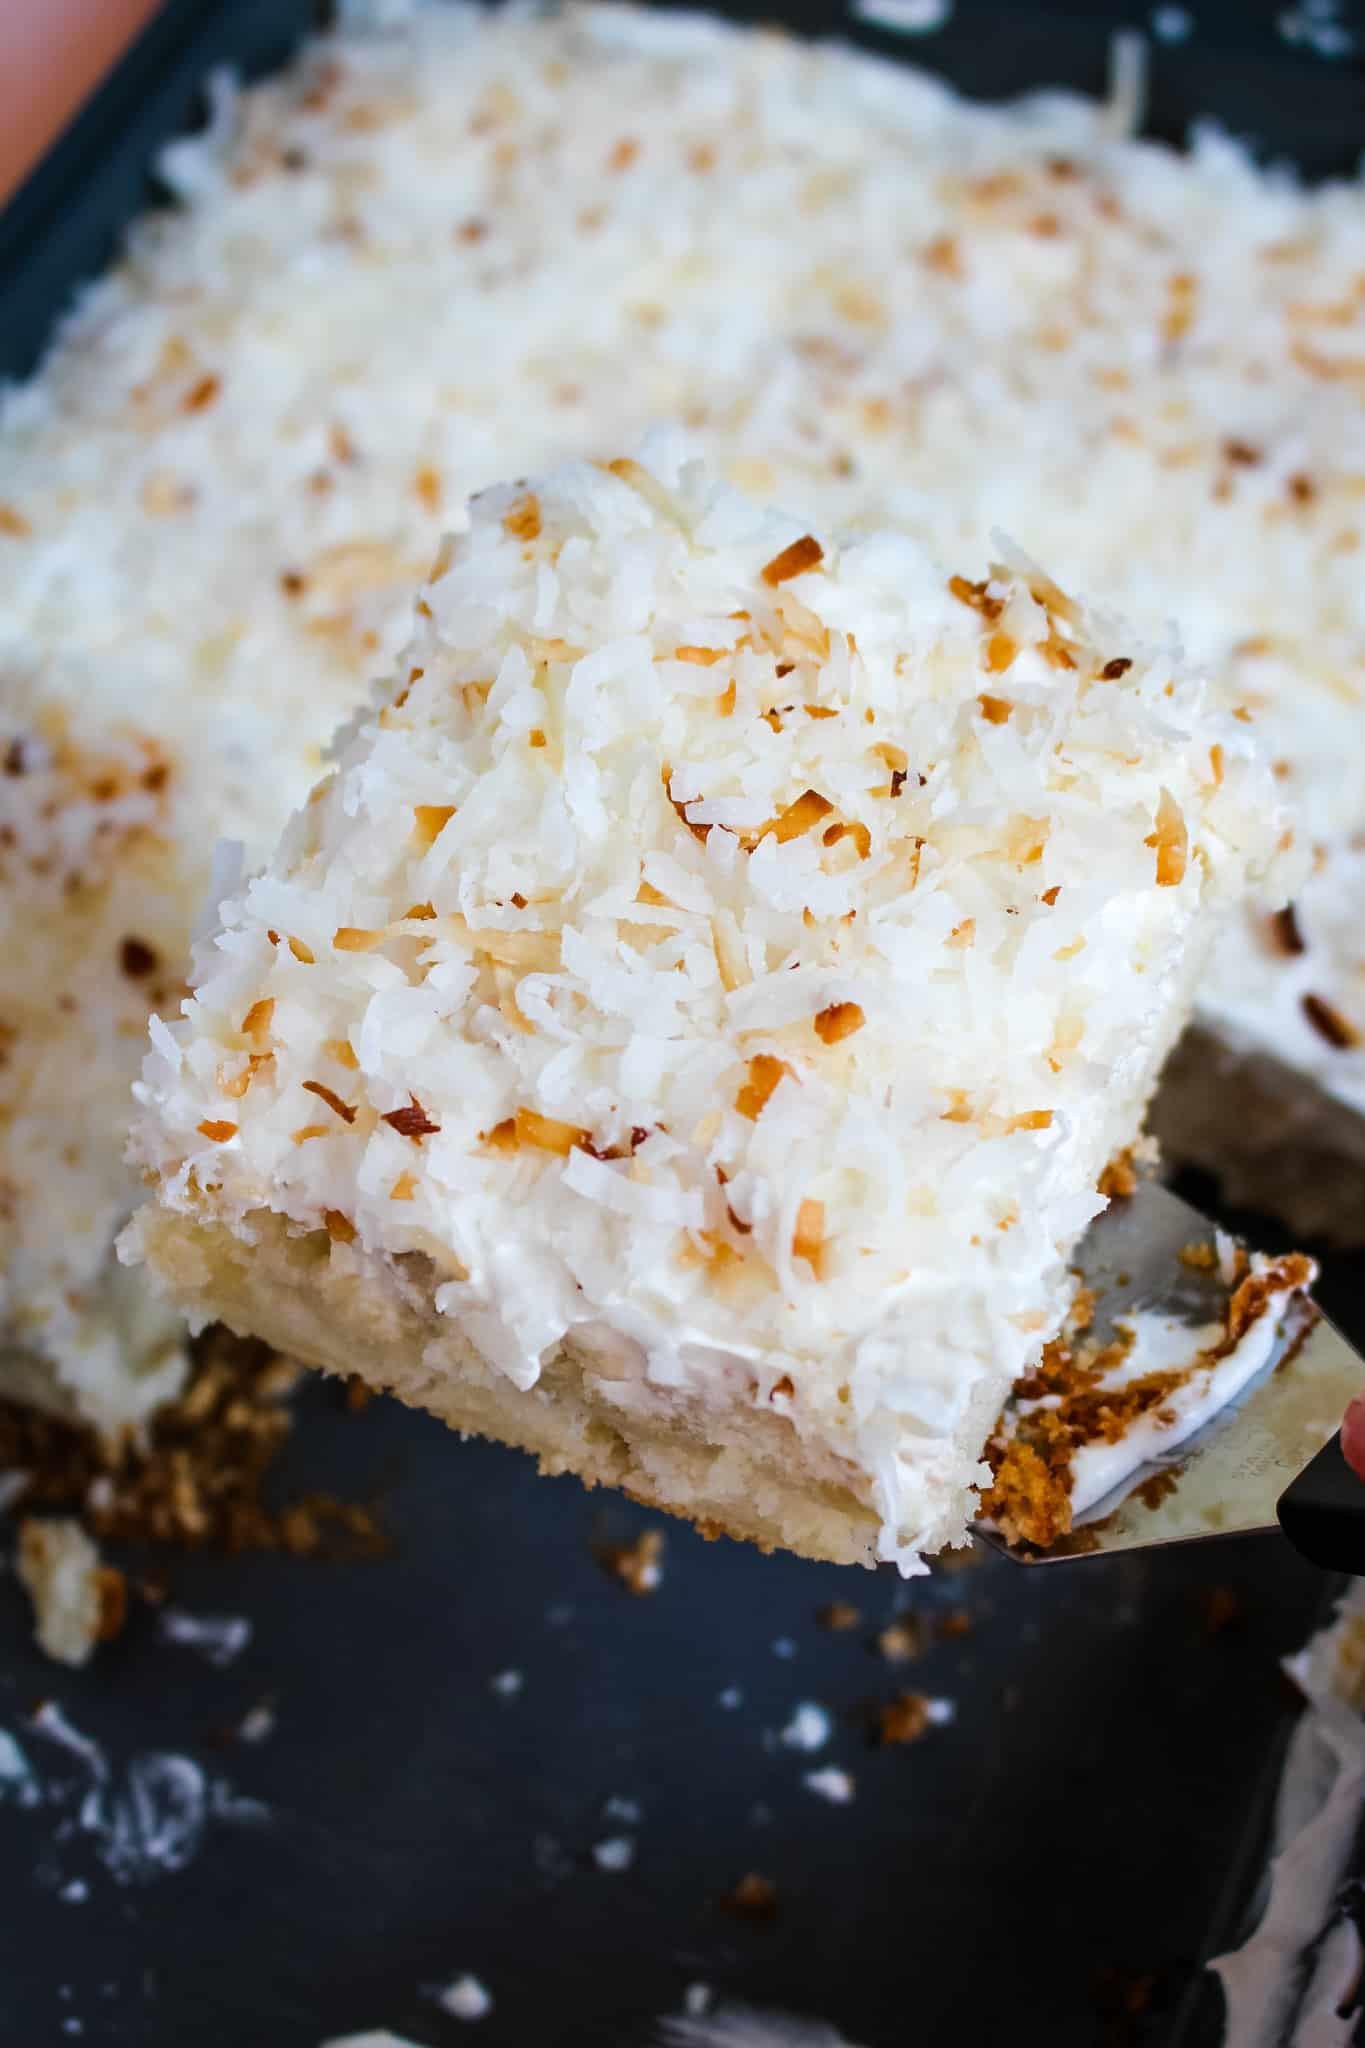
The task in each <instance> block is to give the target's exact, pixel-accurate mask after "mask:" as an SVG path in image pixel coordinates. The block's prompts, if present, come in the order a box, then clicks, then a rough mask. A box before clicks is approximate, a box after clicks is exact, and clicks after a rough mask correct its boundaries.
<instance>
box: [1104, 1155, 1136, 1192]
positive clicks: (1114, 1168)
mask: <svg viewBox="0 0 1365 2048" xmlns="http://www.w3.org/2000/svg"><path fill="white" fill-rule="evenodd" d="M1137 1188H1138V1172H1137V1168H1136V1166H1135V1165H1134V1164H1133V1151H1132V1147H1131V1146H1128V1147H1126V1148H1125V1149H1124V1150H1123V1151H1122V1152H1117V1153H1115V1155H1114V1157H1113V1158H1112V1159H1111V1160H1110V1162H1109V1164H1108V1165H1107V1166H1106V1167H1105V1169H1104V1172H1103V1173H1102V1174H1101V1175H1100V1177H1099V1181H1098V1184H1097V1188H1096V1192H1097V1193H1098V1194H1101V1195H1104V1196H1105V1197H1106V1198H1107V1199H1108V1200H1109V1201H1111V1202H1113V1201H1125V1200H1126V1199H1127V1197H1128V1196H1129V1195H1135V1194H1136V1193H1137Z"/></svg>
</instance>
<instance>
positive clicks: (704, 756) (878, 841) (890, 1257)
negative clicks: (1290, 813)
mask: <svg viewBox="0 0 1365 2048" xmlns="http://www.w3.org/2000/svg"><path fill="white" fill-rule="evenodd" d="M416 612H417V617H416V630H415V634H414V638H413V640H412V642H411V644H410V645H409V647H408V649H407V650H406V652H405V654H404V656H403V659H402V662H401V664H400V666H399V668H398V670H397V672H396V674H395V676H394V677H393V678H392V679H391V681H390V683H389V684H388V685H387V687H386V688H385V689H384V690H383V691H382V692H381V694H380V696H379V699H378V702H377V706H376V708H375V709H373V710H372V711H371V713H369V714H368V715H366V716H365V717H363V718H361V719H359V720H357V721H356V722H354V723H353V724H352V725H351V726H350V727H349V728H348V729H347V730H345V731H344V732H343V733H342V735H341V736H340V739H339V741H338V750H337V755H336V762H335V767H334V769H333V771H332V772H331V773H330V774H329V775H328V776H327V777H326V778H325V779H324V780H323V781H321V782H320V783H319V784H318V785H317V787H316V788H315V789H314V791H313V793H312V796H311V798H310V800H309V802H308V804H307V805H306V806H305V807H304V808H303V809H302V810H301V811H300V812H299V814H298V815H297V816H296V818H295V819H294V820H293V822H292V824H291V825H290V827H289V829H288V831H287V833H286V834H285V837H284V839H283V842H282V844H281V846H280V848H279V850H278V852H277V854H276V856H275V858H274V860H273V861H272V862H271V863H270V864H269V866H268V867H267V868H266V869H265V870H264V872H263V873H262V874H260V875H258V876H257V877H256V878H255V879H254V880H252V881H250V882H249V883H248V884H247V885H246V887H245V889H244V890H242V891H241V892H240V893H238V894H236V895H234V896H233V897H232V898H231V899H230V901H229V902H228V903H227V905H226V906H225V908H224V912H223V928H222V930H221V931H220V932H218V933H217V935H216V936H214V937H213V939H212V940H211V941H210V942H207V943H206V944H205V945H204V946H202V947H201V948H200V949H199V951H198V953H197V955H196V962H195V972H194V984H195V992H194V995H193V997H192V999H191V1000H190V1002H189V1003H188V1004H187V1005H186V1008H185V1014H184V1017H183V1019H182V1021H181V1022H179V1023H178V1024H176V1025H174V1026H167V1025H166V1024H164V1023H162V1022H160V1021H159V1020H157V1021H156V1022H155V1023H154V1025H153V1037H154V1045H153V1050H152V1052H151V1054H150V1056H149V1058H148V1062H147V1066H146V1069H145V1074H144V1079H143V1082H142V1084H141V1087H140V1090H139V1093H140V1097H141V1100H142V1103H143V1105H144V1108H145V1115H144V1116H143V1117H142V1119H141V1120H140V1121H139V1124H138V1127H137V1132H136V1136H135V1149H136V1153H137V1156H138V1158H139V1159H140V1161H141V1162H142V1164H143V1166H144V1169H145V1170H146V1171H147V1172H148V1173H149V1174H150V1175H151V1176H152V1177H153V1179H154V1182H155V1203H154V1205H153V1206H152V1207H150V1208H149V1209H147V1210H145V1211H144V1212H143V1213H142V1214H141V1216H140V1217H139V1218H138V1219H137V1221H136V1222H135V1223H134V1225H133V1226H132V1228H131V1230H130V1233H129V1237H128V1240H127V1241H126V1243H125V1247H124V1249H125V1253H126V1255H127V1256H129V1257H131V1258H136V1257H142V1258H146V1259H147V1260H149V1262H150V1264H151V1266H152V1268H153V1270H154V1272H155V1273H156V1274H157V1275H158V1276H159V1278H160V1279H161V1280H162V1282H163V1283H164V1284H166V1286H167V1287H168V1288H169V1290H170V1291H171V1292H172V1294H173V1295H174V1297H175V1298H176V1299H177V1300H178V1301H179V1302H180V1304H181V1305H182V1306H183V1307H184V1308H185V1309H186V1311H187V1312H188V1313H189V1314H190V1315H191V1316H192V1317H193V1318H194V1319H196V1320H198V1321H203V1320H206V1319H211V1318H217V1319H221V1320H223V1321H225V1322H227V1323H228V1324H229V1325H230V1326H232V1327H233V1328H235V1329H238V1330H241V1331H244V1332H250V1333H252V1334H256V1335H259V1336H263V1337H265V1338H267V1339H268V1340H269V1341H270V1342H271V1343H273V1344H276V1345H278V1346H279V1347H281V1348H282V1349H284V1350H286V1351H289V1352H291V1353H293V1354H294V1355H295V1356H297V1357H299V1358H301V1359H303V1360H305V1361H307V1362H311V1363H312V1364H314V1365H319V1366H322V1367H324V1368H327V1369H329V1370H332V1371H335V1372H340V1373H351V1372H357V1373H360V1374H361V1375H363V1376H364V1377H365V1378H367V1379H369V1380H371V1381H372V1382H374V1383H375V1384H376V1385H379V1386H382V1387H391V1388H394V1389H395V1390H396V1391H397V1392H399V1393H400V1394H401V1395H402V1396H403V1397H404V1398H405V1399H407V1400H410V1401H413V1402H416V1403H418V1404H420V1405H423V1406H426V1407H428V1408H431V1409H433V1410H434V1411H435V1412H436V1413H437V1414H439V1415H441V1416H443V1417H444V1418H445V1419H446V1420H447V1421H448V1422H451V1423H453V1424H454V1425H456V1426H457V1427H458V1428H460V1429H462V1430H473V1431H477V1432H480V1433H482V1434H486V1435H492V1436H496V1437H501V1438H505V1439H507V1440H509V1441H511V1442H513V1443H518V1444H522V1445H525V1446H527V1447H528V1448H530V1449H532V1450H534V1451H536V1452H537V1453H538V1454H539V1456H540V1458H541V1462H542V1464H543V1465H544V1466H546V1467H547V1468H549V1469H551V1470H564V1469H568V1470H571V1471H576V1472H578V1473H579V1474H580V1475H581V1476H583V1477H584V1478H586V1479H589V1480H603V1481H608V1482H610V1483H613V1484H617V1485H621V1486H624V1487H625V1488H626V1489H627V1490H628V1491H630V1492H632V1493H634V1494H635V1495H637V1496H638V1497H640V1498H642V1499H646V1500H650V1501H653V1502H654V1503H656V1504H657V1505H659V1506H661V1507H665V1508H669V1509H672V1510H674V1511H675V1512H681V1513H684V1514H687V1515H689V1516H691V1517H693V1518H694V1519H696V1520H698V1521H699V1522H701V1523H702V1524H703V1525H704V1526H708V1527H711V1528H717V1529H725V1530H728V1531H730V1532H732V1533H734V1534H737V1535H742V1536H747V1537H752V1538H755V1539H756V1540H758V1541H760V1542H762V1543H765V1544H768V1545H772V1544H782V1545H785V1546H788V1547H790V1548H792V1549H795V1550H798V1551H802V1552H805V1553H807V1554H811V1555H815V1556H822V1557H829V1558H836V1559H853V1558H859V1559H864V1560H871V1559H874V1558H886V1559H894V1560H895V1561H896V1562H897V1563H898V1564H899V1565H900V1566H901V1567H902V1569H904V1570H915V1569H918V1568H920V1558H921V1556H922V1554H923V1553H925V1552H927V1551H933V1550H936V1549H938V1548H940V1547H941V1546H943V1545H945V1544H947V1543H951V1542H954V1541H956V1540H958V1539H960V1538H961V1536H962V1534H963V1531H964V1527H965V1523H966V1520H967V1518H968V1516H969V1514H970V1513H971V1511H972V1505H973V1499H974V1496H973V1494H972V1487H973V1484H974V1483H975V1482H977V1481H978V1480H980V1479H982V1478H983V1477H984V1476H985V1471H984V1468H983V1466H982V1465H981V1462H980V1460H981V1454H982V1450H983V1446H984V1445H985V1442H986V1439H987V1437H988V1435H989V1433H990V1429H991V1426H992V1423H993V1422H994V1419H995V1417H996V1415H997V1412H998V1410H999V1408H1000V1405H1001V1402H1002V1400H1003V1398H1004V1396H1005V1394H1006V1393H1007V1391H1008V1389H1009V1387H1010V1386H1011V1384H1012V1383H1013V1382H1014V1380H1015V1379H1016V1378H1017V1377H1018V1376H1019V1375H1020V1373H1021V1372H1023V1371H1024V1370H1025V1368H1026V1367H1028V1366H1029V1365H1030V1364H1031V1363H1032V1362H1033V1361H1035V1360H1036V1359H1037V1358H1038V1356H1039V1355H1040V1350H1041V1347H1042V1345H1043V1344H1044V1343H1045V1342H1046V1341H1047V1340H1048V1339H1050V1338H1051V1337H1052V1336H1053V1335H1055V1333H1056V1330H1057V1328H1058V1326H1059V1324H1060V1322H1061V1319H1062V1316H1063V1314H1064V1312H1065V1308H1066V1304H1067V1301H1068V1298H1069V1282H1068V1278H1067V1273H1066V1255H1067V1253H1068V1252H1069V1250H1070V1249H1071V1247H1072V1246H1073V1245H1074V1243H1075V1242H1076V1240H1077V1238H1078V1237H1079V1235H1080V1234H1081V1232H1082V1231H1083V1230H1084V1228H1085V1226H1086V1224H1087V1223H1088V1222H1089V1221H1090V1220H1091V1218H1092V1217H1093V1216H1094V1215H1096V1214H1097V1213H1098V1211H1099V1210H1100V1209H1101V1208H1102V1207H1103V1205H1104V1200H1105V1198H1104V1196H1103V1195H1101V1194H1100V1193H1098V1192H1097V1183H1098V1182H1099V1180H1100V1178H1101V1175H1102V1173H1103V1171H1104V1169H1105V1166H1106V1163H1107V1162H1108V1161H1109V1160H1110V1159H1111V1157H1112V1156H1113V1155H1114V1154H1116V1153H1117V1152H1119V1151H1121V1150H1122V1149H1123V1148H1124V1147H1127V1146H1129V1145H1130V1144H1132V1143H1133V1141H1134V1140H1135V1139H1136V1138H1137V1136H1138V1133H1139V1130H1140V1126H1141V1121H1142V1117H1143V1112H1144V1109H1145V1107H1146V1103H1147V1100H1148V1097H1149V1096H1150V1094H1151V1091H1152V1089H1153V1087H1154V1086H1155V1083H1156V1078H1157V1075H1158V1072H1159V1070H1160V1066H1161V1063H1162V1060H1163V1058H1164V1056H1165V1054H1166V1052H1167V1050H1168V1048H1169V1046H1170V1044H1171V1043H1172V1041H1173V1039H1174V1038H1175V1036H1176V1035H1177V1033H1178V1032H1179V1030H1180V1029H1181V1027H1182V1025H1183V1023H1184V1021H1185V1018H1186V1015H1187V1013H1188V1010H1189V1007H1190V1003H1191V1000H1192V994H1193V989H1194V985H1195V982H1196V980H1197V977H1198V974H1199V971H1200V967H1201V964H1202V962H1203V959H1204V956H1205V953H1206V951H1207V948H1208V946H1209V945H1210V944H1211V942H1212V941H1213V939H1214V937H1215V936H1216V933H1217V930H1218V926H1219V924H1220V921H1221V920H1222V919H1223V918H1224V917H1226V916H1228V915H1230V914H1232V913H1234V912H1235V911H1236V909H1237V908H1238V907H1239V906H1240V905H1241V903H1242V902H1243V901H1244V900H1245V899H1246V898H1247V896H1248V893H1249V892H1251V891H1253V890H1256V889H1260V890H1264V889H1265V888H1266V887H1269V886H1273V885H1274V881H1275V879H1276V878H1277V877H1278V879H1279V880H1280V881H1281V883H1283V881H1284V880H1285V879H1287V878H1288V875H1287V871H1286V870H1285V868H1284V865H1283V864H1284V862H1285V861H1286V860H1290V861H1291V863H1292V855H1291V854H1290V852H1289V851H1288V849H1289V848H1290V846H1291V842H1292V837H1293V835H1292V832H1291V831H1290V830H1289V828H1288V826H1287V823H1286V817H1285V814H1284V813H1283V811H1282V810H1281V809H1280V807H1279V806H1278V805H1277V803H1276V801H1275V796H1274V785H1273V779H1272V777H1271V775H1270V772H1269V770H1268V769H1267V768H1265V767H1264V766H1262V764H1261V763H1260V762H1259V761H1258V759H1257V758H1256V756H1255V754H1254V751H1253V748H1252V744H1251V739H1250V735H1249V733H1248V730H1247V728H1246V726H1245V725H1244V724H1242V723H1240V722H1239V721H1238V720H1236V719H1235V718H1233V717H1231V716H1230V715H1228V714H1226V713H1225V712H1223V711H1222V710H1220V709H1219V708H1218V707H1217V704H1216V700H1215V697H1214V694H1213V693H1212V692H1210V691H1209V689H1208V688H1207V686H1206V684H1205V683H1204V681H1203V680H1202V679H1201V678H1199V677H1198V676H1197V675H1196V674H1194V673H1193V672H1191V671H1188V670H1187V669H1186V668H1185V667H1184V666H1183V665H1182V664H1181V662H1180V660H1179V658H1178V655H1177V653H1176V651H1175V650H1174V649H1173V647H1172V645H1171V644H1170V643H1169V642H1167V643H1165V644H1161V645H1158V646H1156V647H1154V648H1153V647H1144V646H1143V645H1142V644H1141V643H1140V642H1139V641H1138V640H1136V639H1135V638H1134V637H1133V636H1131V635H1130V634H1128V633H1126V632H1125V631H1124V630H1123V629H1121V628H1120V627H1118V626H1117V625H1115V624H1114V623H1113V622H1112V621H1106V620H1104V619H1102V618H1100V617H1097V616H1092V615H1091V614H1089V613H1087V612H1086V611H1084V610H1083V609H1082V608H1081V607H1080V606H1079V605H1078V604H1077V603H1076V602H1075V601H1074V600H1073V599H1072V598H1071V597H1070V596H1068V595H1067V594H1065V593H1064V592H1063V591H1062V590H1061V589H1060V588H1059V587H1058V586H1057V585H1056V584H1055V583H1054V582H1052V581H1051V579H1050V578H1049V577H1047V576H1046V575H1045V574H1044V573H1043V572H1042V571H1041V570H1038V569H1036V568H1035V567H1033V566H1032V565H1031V564H1030V563H1028V562H1027V560H1025V559H1016V558H1011V559H1010V560H1009V561H1006V562H1004V563H997V564H996V566H994V567H989V566H988V567H987V568H986V571H985V573H984V574H983V575H980V576H978V577H976V578H969V577H966V576H964V575H962V574H948V575H945V574H944V572H943V570H942V569H941V567H940V566H939V565H938V564H936V563H935V562H934V560H933V558H932V557H931V556H930V555H928V554H927V553H926V552H925V551H924V550H922V549H921V548H920V547H919V546H918V545H917V544H916V543H914V542H913V541H912V540H910V539H908V538H907V537H904V536H900V535H897V534H894V533H882V534H877V535H869V536H866V537H863V538H859V539H854V540H851V541H848V542H846V543H844V544H843V545H837V544H836V543H835V542H834V541H833V540H832V539H831V538H830V537H829V536H828V535H817V534H815V533H813V532H812V531H811V530H810V529H809V528H807V527H806V526H805V525H804V523H803V522H802V520H801V519H800V518H793V517H790V516H787V515H784V514H781V513H778V512H774V511H770V510H766V509H763V508H759V507H757V506H755V505H754V504H753V503H752V502H751V501H749V500H748V499H747V498H745V497H743V496H742V495H741V494H739V493H737V492H734V491H733V490H731V489H729V488H727V487H724V486H722V485H720V484H718V483H717V482H715V481H714V480H713V479H712V478H711V477H710V475H709V474H708V473H707V471H706V470H705V468H704V466H703V465H702V464H700V463H699V462H696V461H695V460H689V459H688V456H687V449H686V443H685V440H684V439H683V438H682V437H680V436H679V437H674V436H669V435H663V436H660V437H657V438H656V439H655V440H654V441H653V443H652V444H651V447H650V450H649V451H648V456H647V459H640V460H636V459H623V460H617V461H613V462H612V463H610V464H609V465H607V466H601V465H593V464H574V465H570V466H568V467H566V468H564V469H561V470H559V471H556V472H555V473H554V474H553V475H551V476H550V477H548V478H546V479H543V480H541V481H539V482H535V483H531V484H513V485H507V486H501V487H498V488H495V489H492V490H490V491H487V492H485V493H483V494H481V495H480V496H478V497H477V498H476V499H475V500H474V501H473V503H472V505H471V508H470V523H469V526H468V530H467V531H466V532H465V533H464V534H463V535H462V536H459V537H454V538H452V539H451V540H449V541H448V542H447V543H446V545H445V546H444V548H443V550H442V553H441V555H440V557H439V559H438V561H437V564H436V568H435V571H434V574H433V577H432V580H431V581H430V582H429V583H428V584H427V585H426V586H425V587H424V589H423V591H422V594H421V596H420V598H419V599H418V602H417V607H416Z"/></svg>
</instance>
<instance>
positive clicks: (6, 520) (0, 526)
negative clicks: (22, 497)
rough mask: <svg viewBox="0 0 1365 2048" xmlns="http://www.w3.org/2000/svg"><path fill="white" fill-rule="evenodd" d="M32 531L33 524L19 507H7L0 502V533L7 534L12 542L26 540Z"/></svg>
mask: <svg viewBox="0 0 1365 2048" xmlns="http://www.w3.org/2000/svg"><path fill="white" fill-rule="evenodd" d="M32 531H33V527H32V525H31V523H30V522H29V521H28V520H27V519H26V518H25V517H24V515H23V513H22V512H21V511H20V510H19V507H18V506H17V505H7V504H5V503H4V502H3V500H0V533H3V534H7V535H8V536H9V538H10V539H11V540H26V539H27V538H28V536H29V535H30V534H31V533H32Z"/></svg>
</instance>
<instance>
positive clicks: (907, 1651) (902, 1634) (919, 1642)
mask: <svg viewBox="0 0 1365 2048" xmlns="http://www.w3.org/2000/svg"><path fill="white" fill-rule="evenodd" d="M925 1647H926V1645H925V1637H924V1623H923V1622H922V1621H921V1620H920V1618H919V1616H918V1615H917V1614H897V1615H895V1616H894V1617H893V1618H892V1619H891V1620H890V1621H889V1622H888V1623H887V1625H886V1627H885V1628H884V1629H880V1630H879V1631H878V1634H877V1648H878V1650H879V1651H880V1652H881V1654H882V1656H883V1657H885V1659H886V1661H887V1663H888V1664H908V1663H909V1662H910V1661H911V1659H912V1658H914V1657H918V1656H920V1655H921V1654H922V1653H923V1651H924V1649H925Z"/></svg>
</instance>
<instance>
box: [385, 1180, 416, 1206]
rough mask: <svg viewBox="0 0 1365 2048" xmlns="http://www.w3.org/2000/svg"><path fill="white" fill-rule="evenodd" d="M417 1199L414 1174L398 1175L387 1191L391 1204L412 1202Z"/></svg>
mask: <svg viewBox="0 0 1365 2048" xmlns="http://www.w3.org/2000/svg"><path fill="white" fill-rule="evenodd" d="M416 1198H417V1176H416V1174H415V1173H400V1174H399V1176H398V1178H397V1180H396V1181H395V1182H394V1184H393V1186H392V1187H391V1188H390V1189H389V1200H390V1201H391V1202H412V1201H415V1200H416Z"/></svg>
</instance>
